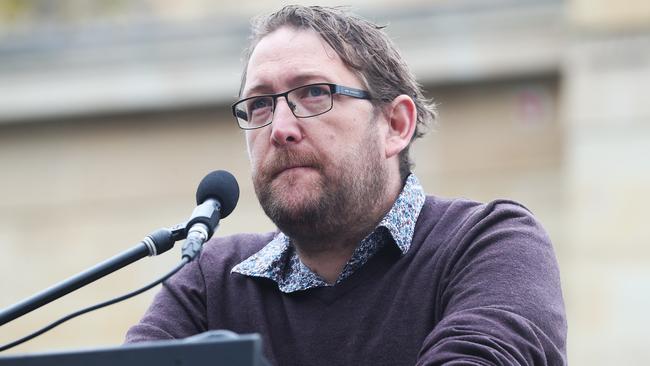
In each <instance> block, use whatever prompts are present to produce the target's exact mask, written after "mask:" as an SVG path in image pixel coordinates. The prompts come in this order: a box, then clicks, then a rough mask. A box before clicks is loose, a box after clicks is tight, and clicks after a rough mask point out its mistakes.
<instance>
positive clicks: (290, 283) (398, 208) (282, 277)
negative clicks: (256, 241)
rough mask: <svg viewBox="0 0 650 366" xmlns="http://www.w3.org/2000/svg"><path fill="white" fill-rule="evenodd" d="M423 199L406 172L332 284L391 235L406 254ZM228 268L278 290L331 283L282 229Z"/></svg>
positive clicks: (379, 247)
mask: <svg viewBox="0 0 650 366" xmlns="http://www.w3.org/2000/svg"><path fill="white" fill-rule="evenodd" d="M424 199H425V195H424V191H423V190H422V186H421V185H420V182H419V181H418V179H417V178H416V177H415V175H414V174H411V175H409V177H408V178H407V179H406V184H405V185H404V188H403V189H402V192H401V193H400V195H399V196H398V197H397V200H395V203H394V204H393V207H391V209H390V211H388V213H387V214H386V216H384V218H383V219H382V220H381V221H380V222H379V224H378V225H377V227H376V228H375V230H374V231H373V232H372V233H370V234H369V235H368V236H366V237H365V238H364V239H363V240H362V241H361V242H360V243H359V245H358V246H357V248H356V249H355V251H354V253H353V254H352V257H351V258H350V260H349V261H348V263H347V264H346V265H345V267H343V271H342V272H341V274H339V277H338V279H337V280H336V283H335V284H338V283H340V282H342V281H344V280H345V279H346V278H348V277H350V275H352V273H354V272H355V271H356V270H358V269H359V268H361V267H362V266H363V265H364V264H365V263H366V262H368V260H369V259H370V258H371V257H372V256H373V255H375V254H376V253H377V252H379V250H380V249H381V248H382V247H383V246H384V245H386V243H388V242H390V238H391V237H392V239H393V241H394V242H395V245H397V247H398V248H399V250H400V251H401V252H402V254H405V253H406V252H407V251H408V250H409V248H410V246H411V240H412V239H413V233H414V231H415V222H416V221H417V218H418V216H419V215H420V210H421V209H422V206H423V205H424ZM231 272H236V273H239V274H242V275H245V276H252V277H264V278H269V279H271V280H273V281H275V282H276V283H277V284H278V288H279V289H280V291H282V292H285V293H291V292H295V291H302V290H307V289H310V288H314V287H323V286H331V285H330V284H328V283H327V282H326V281H325V280H324V279H322V278H321V277H320V276H319V275H317V274H316V273H314V272H313V271H312V270H311V269H309V267H307V266H306V265H305V264H303V263H302V262H301V261H300V258H299V257H298V253H297V252H296V250H295V248H294V246H293V245H292V244H291V239H290V238H289V237H287V236H286V235H285V234H284V233H282V232H279V233H278V234H276V235H275V237H274V238H273V240H271V241H270V242H269V243H268V244H267V245H266V246H265V247H264V248H262V249H261V250H260V251H259V252H257V253H255V254H253V255H252V256H250V257H248V258H247V259H245V260H244V261H242V262H241V263H239V264H238V265H236V266H235V267H234V268H233V269H232V271H231Z"/></svg>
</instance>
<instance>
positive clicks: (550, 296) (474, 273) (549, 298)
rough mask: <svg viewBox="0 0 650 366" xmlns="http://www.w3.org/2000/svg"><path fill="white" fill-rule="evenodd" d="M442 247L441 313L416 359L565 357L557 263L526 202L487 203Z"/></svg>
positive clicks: (543, 361)
mask: <svg viewBox="0 0 650 366" xmlns="http://www.w3.org/2000/svg"><path fill="white" fill-rule="evenodd" d="M442 250H444V255H443V257H444V258H445V259H444V260H442V261H441V262H439V263H440V264H441V266H443V268H442V273H443V280H442V282H441V287H440V290H439V294H440V296H439V301H438V302H437V304H436V306H437V307H438V310H436V312H437V313H439V318H438V321H437V323H436V324H435V326H434V328H433V330H432V331H431V332H430V333H429V335H428V336H427V337H426V339H425V340H424V342H423V345H422V348H421V350H420V355H419V359H418V363H417V364H418V365H564V364H566V350H565V342H566V327H567V326H566V317H565V311H564V303H563V300H562V292H561V286H560V278H559V270H558V265H557V262H556V259H555V255H554V253H553V248H552V246H551V243H550V240H549V238H548V237H547V235H546V234H545V232H544V230H543V229H542V228H541V226H540V225H539V224H538V223H537V222H536V221H535V219H534V218H533V217H532V215H531V214H530V213H529V212H528V211H527V210H526V209H525V208H523V207H522V206H520V205H518V204H516V203H513V202H509V201H495V202H493V203H491V204H488V205H485V206H481V207H480V208H478V209H476V210H475V211H474V212H473V213H472V214H471V215H470V216H469V217H468V218H467V219H466V220H464V222H463V223H462V224H460V227H459V228H458V230H455V231H454V233H453V234H452V235H451V240H450V241H449V242H448V243H445V244H444V245H443V248H442Z"/></svg>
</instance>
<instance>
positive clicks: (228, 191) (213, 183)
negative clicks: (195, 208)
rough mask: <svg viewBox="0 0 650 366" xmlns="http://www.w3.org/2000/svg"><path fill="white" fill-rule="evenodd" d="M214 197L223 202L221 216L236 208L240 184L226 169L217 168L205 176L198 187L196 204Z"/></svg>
mask: <svg viewBox="0 0 650 366" xmlns="http://www.w3.org/2000/svg"><path fill="white" fill-rule="evenodd" d="M209 198H214V199H216V200H218V201H219V203H221V218H224V217H226V216H228V215H230V213H231V212H232V210H234V209H235V206H237V201H238V200H239V184H237V179H235V177H233V175H232V174H230V173H228V172H227V171H225V170H215V171H213V172H211V173H209V174H208V175H206V176H205V178H203V180H201V183H199V188H197V189H196V204H197V205H200V204H202V203H203V202H205V200H207V199H209Z"/></svg>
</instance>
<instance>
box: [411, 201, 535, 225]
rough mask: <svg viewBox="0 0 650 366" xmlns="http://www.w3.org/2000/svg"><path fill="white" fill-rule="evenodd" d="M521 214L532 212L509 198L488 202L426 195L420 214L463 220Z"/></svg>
mask: <svg viewBox="0 0 650 366" xmlns="http://www.w3.org/2000/svg"><path fill="white" fill-rule="evenodd" d="M512 214H514V215H523V216H532V213H531V212H530V210H529V209H528V208H526V207H525V206H524V205H523V204H521V203H519V202H517V201H513V200H509V199H495V200H492V201H489V202H479V201H474V200H470V199H466V198H443V197H438V196H431V195H428V196H427V197H426V200H425V202H424V207H423V210H422V212H421V215H422V217H423V218H424V219H429V220H431V219H433V220H434V221H439V220H440V219H451V220H453V221H455V222H464V221H465V220H470V219H480V218H481V217H485V216H490V215H492V216H493V215H506V216H507V215H512Z"/></svg>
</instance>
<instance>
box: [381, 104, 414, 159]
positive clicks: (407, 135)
mask: <svg viewBox="0 0 650 366" xmlns="http://www.w3.org/2000/svg"><path fill="white" fill-rule="evenodd" d="M386 116H387V118H388V121H387V122H388V133H387V134H386V143H385V148H386V152H385V153H386V158H391V157H393V156H396V155H398V154H399V153H400V152H401V151H402V150H404V148H406V146H408V144H409V142H411V138H412V137H413V133H415V125H416V123H417V109H416V107H415V103H414V102H413V99H411V97H409V96H408V95H405V94H402V95H399V96H397V97H396V98H395V99H393V101H392V102H391V103H390V105H389V106H388V110H387V111H386Z"/></svg>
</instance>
